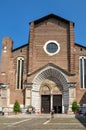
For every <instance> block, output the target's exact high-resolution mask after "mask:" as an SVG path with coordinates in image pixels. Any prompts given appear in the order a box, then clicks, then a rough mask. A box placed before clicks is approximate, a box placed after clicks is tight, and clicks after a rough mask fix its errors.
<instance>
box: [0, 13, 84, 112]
mask: <svg viewBox="0 0 86 130" xmlns="http://www.w3.org/2000/svg"><path fill="white" fill-rule="evenodd" d="M49 40H52V41H56V42H57V43H58V44H59V46H60V50H59V52H58V53H57V54H55V55H52V56H50V55H49V54H47V53H46V52H45V50H44V45H45V43H46V42H48V41H49ZM74 42H75V41H74V23H73V22H71V21H68V20H65V19H63V18H61V17H58V16H56V15H53V14H50V15H48V16H45V17H43V18H41V19H38V20H36V21H33V22H31V23H30V34H29V40H28V43H27V44H26V45H24V46H21V47H19V48H17V49H13V41H12V40H11V38H8V37H5V38H4V39H3V42H2V60H1V64H0V67H1V69H0V82H1V83H6V84H8V87H7V91H8V89H9V94H8V98H9V101H8V103H6V105H5V106H7V107H10V106H13V104H14V102H15V100H18V101H19V102H20V104H21V106H28V105H33V106H34V107H37V109H40V111H41V102H40V103H38V102H37V101H36V104H38V105H37V106H36V104H35V103H34V101H35V97H36V100H39V101H40V100H41V99H40V98H41V94H40V90H41V87H42V86H43V83H45V82H46V84H47V85H49V84H50V83H52V82H53V83H52V84H53V86H54V87H55V88H54V87H53V88H52V87H50V86H52V85H49V87H50V88H51V90H53V92H54V93H53V92H50V93H53V95H55V94H59V88H60V87H61V88H62V89H61V94H62V106H64V107H65V105H68V106H70V105H71V103H72V101H73V100H75V99H76V100H77V102H78V103H79V104H86V89H81V88H80V71H79V57H80V56H85V57H86V47H83V46H80V45H78V44H75V43H74ZM18 57H23V58H24V72H23V81H22V83H23V89H17V58H18ZM59 76H60V77H59ZM47 79H49V80H47ZM48 81H49V83H47V82H48ZM51 81H52V82H51ZM72 83H73V87H72V86H71V84H72ZM55 85H56V86H57V88H58V89H56V86H55ZM73 88H74V89H73ZM45 89H48V88H45ZM0 90H1V88H0ZM55 90H56V93H55ZM57 90H58V92H57ZM36 92H37V93H36ZM34 95H35V96H34ZM65 95H66V96H65ZM68 95H69V96H68ZM71 95H74V97H72V96H71ZM68 97H69V98H68ZM51 98H52V97H51ZM0 100H1V97H0ZM65 100H66V101H65ZM2 104H3V102H2ZM51 107H52V105H51ZM62 109H63V108H62Z"/></svg>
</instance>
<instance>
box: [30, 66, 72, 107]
mask: <svg viewBox="0 0 86 130" xmlns="http://www.w3.org/2000/svg"><path fill="white" fill-rule="evenodd" d="M45 80H50V81H51V82H52V81H53V82H54V83H56V85H57V86H58V87H60V88H61V90H62V93H61V94H62V107H64V106H69V86H68V81H67V78H66V75H65V74H64V73H63V72H62V71H61V70H59V69H57V68H55V67H53V66H47V67H46V68H44V69H42V70H41V71H40V72H39V73H38V74H37V75H36V76H35V78H34V79H33V82H32V83H33V85H32V105H33V106H34V107H35V108H36V109H40V108H41V102H40V100H41V94H43V95H44V94H46V93H45V89H46V90H47V93H48V94H50V96H52V93H50V91H49V89H48V86H47V87H46V86H44V88H41V86H42V84H43V82H44V81H45ZM51 89H52V88H50V90H51ZM40 90H41V91H40ZM56 91H57V90H56ZM40 92H42V93H41V94H40ZM57 95H58V93H57ZM51 99H52V98H51ZM51 104H52V103H51ZM62 109H64V108H62Z"/></svg>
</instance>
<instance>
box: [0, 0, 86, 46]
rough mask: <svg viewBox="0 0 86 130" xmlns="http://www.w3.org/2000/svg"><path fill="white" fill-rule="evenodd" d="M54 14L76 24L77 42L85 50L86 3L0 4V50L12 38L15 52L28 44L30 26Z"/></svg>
mask: <svg viewBox="0 0 86 130" xmlns="http://www.w3.org/2000/svg"><path fill="white" fill-rule="evenodd" d="M51 13H53V14H55V15H58V16H60V17H63V18H65V19H68V20H70V21H73V22H74V23H75V42H76V43H78V44H81V45H84V46H86V0H0V48H1V44H2V39H3V37H5V36H9V37H11V38H12V39H13V41H14V48H17V47H19V46H21V45H24V44H26V43H27V42H28V35H29V22H31V21H33V20H36V19H39V18H41V17H43V16H46V15H48V14H51Z"/></svg>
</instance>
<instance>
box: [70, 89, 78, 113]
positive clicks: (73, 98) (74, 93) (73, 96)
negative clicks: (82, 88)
mask: <svg viewBox="0 0 86 130" xmlns="http://www.w3.org/2000/svg"><path fill="white" fill-rule="evenodd" d="M75 99H76V88H75V87H70V88H69V113H71V112H72V103H73V101H74V100H75Z"/></svg>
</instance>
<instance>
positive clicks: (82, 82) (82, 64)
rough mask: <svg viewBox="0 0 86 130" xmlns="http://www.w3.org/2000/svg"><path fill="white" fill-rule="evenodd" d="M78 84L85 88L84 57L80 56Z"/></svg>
mask: <svg viewBox="0 0 86 130" xmlns="http://www.w3.org/2000/svg"><path fill="white" fill-rule="evenodd" d="M80 84H81V88H86V57H80Z"/></svg>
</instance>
